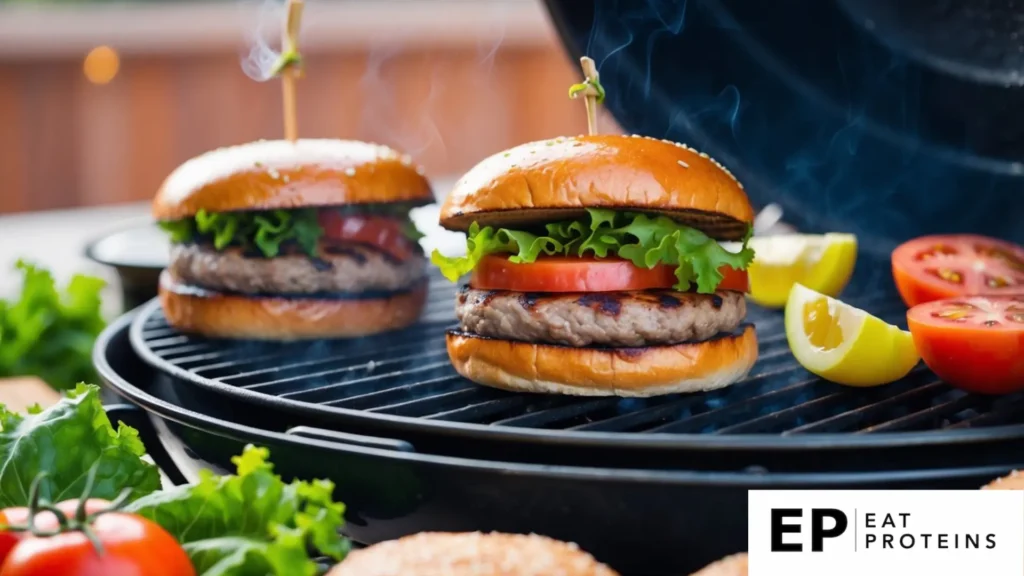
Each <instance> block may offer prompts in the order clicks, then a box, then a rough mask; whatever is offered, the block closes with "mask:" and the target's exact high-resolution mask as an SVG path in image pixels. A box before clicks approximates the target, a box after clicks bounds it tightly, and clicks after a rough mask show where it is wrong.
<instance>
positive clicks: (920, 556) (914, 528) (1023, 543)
mask: <svg viewBox="0 0 1024 576" xmlns="http://www.w3.org/2000/svg"><path fill="white" fill-rule="evenodd" d="M748 499H749V518H748V531H749V532H748V536H749V542H748V546H749V557H750V558H749V560H750V576H826V575H827V576H888V575H892V576H907V575H909V574H927V575H928V576H976V575H977V576H1022V575H1024V492H1018V491H1008V490H970V491H968V490H964V491H954V490H918V491H899V490H893V491H881V490H878V491H872V490H863V491H785V490H778V491H776V490H751V491H750V492H749V496H748ZM773 510H774V512H773ZM773 516H774V519H773ZM844 521H845V524H846V526H845V530H843V529H842V528H843V526H842V524H843V523H844ZM773 529H774V532H775V538H776V541H775V548H776V549H775V550H773V541H772V538H773ZM816 547H818V548H820V551H815V550H814V548H816ZM783 549H789V550H791V551H783ZM797 549H799V551H795V550H797Z"/></svg>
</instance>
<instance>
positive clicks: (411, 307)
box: [159, 271, 427, 341]
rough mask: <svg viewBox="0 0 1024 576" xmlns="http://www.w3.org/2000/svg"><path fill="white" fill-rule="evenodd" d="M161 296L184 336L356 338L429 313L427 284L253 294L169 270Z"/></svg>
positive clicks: (169, 319)
mask: <svg viewBox="0 0 1024 576" xmlns="http://www.w3.org/2000/svg"><path fill="white" fill-rule="evenodd" d="M159 293H160V304H161V305H162V306H163V311H164V316H165V317H166V318H167V322H168V323H169V324H170V325H171V326H174V327H175V328H177V329H178V330H181V331H182V332H190V333H196V334H202V335H204V336H209V337H212V338H237V339H244V340H280V341H286V340H306V339H317V338H353V337H357V336H368V335H370V334H377V333H380V332H387V331H389V330H396V329H399V328H405V327H406V326H409V325H411V324H414V323H415V322H416V321H417V320H418V319H419V317H420V313H421V312H422V311H423V305H424V303H425V302H426V299H427V283H426V280H423V281H422V282H420V283H419V284H417V285H416V286H414V287H412V288H410V289H409V290H407V291H402V292H391V293H387V294H381V295H379V296H378V295H369V294H368V295H366V297H362V296H360V297H353V298H301V297H298V298H295V297H283V296H281V297H274V296H247V295H243V294H233V293H224V292H215V291H212V290H206V289H203V288H197V287H194V286H187V285H185V284H181V283H179V282H178V281H176V280H175V279H174V278H173V277H172V276H171V275H170V274H169V273H168V272H166V271H165V272H164V273H163V274H162V275H161V276H160V290H159Z"/></svg>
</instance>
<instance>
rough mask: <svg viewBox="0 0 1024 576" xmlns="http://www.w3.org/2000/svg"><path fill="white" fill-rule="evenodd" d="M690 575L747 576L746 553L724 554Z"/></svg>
mask: <svg viewBox="0 0 1024 576" xmlns="http://www.w3.org/2000/svg"><path fill="white" fill-rule="evenodd" d="M691 576H747V555H746V554H734V555H732V556H726V557H725V558H722V559H721V560H719V561H718V562H715V563H714V564H709V565H708V566H705V567H704V569H703V570H701V571H700V572H697V573H696V574H692V575H691Z"/></svg>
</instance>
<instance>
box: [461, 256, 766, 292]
mask: <svg viewBox="0 0 1024 576" xmlns="http://www.w3.org/2000/svg"><path fill="white" fill-rule="evenodd" d="M721 272H722V274H723V275H724V276H725V278H724V279H723V280H722V283H721V284H720V285H719V286H718V289H719V290H736V291H738V292H747V291H748V290H749V287H750V283H749V281H748V280H747V272H746V270H733V269H732V268H730V267H728V266H723V267H722V269H721ZM675 283H676V277H675V273H674V268H673V267H672V266H667V265H658V266H655V267H654V268H651V269H648V268H639V267H637V266H636V265H634V264H633V263H632V262H630V261H629V260H621V259H618V258H594V257H586V258H578V257H569V256H545V257H542V258H538V259H537V261H536V262H532V263H529V264H515V263H513V262H510V261H509V259H508V256H507V255H499V254H492V255H490V256H485V257H484V258H482V259H481V260H480V262H478V263H477V265H476V267H475V268H473V275H472V276H471V277H470V280H469V285H470V286H472V287H473V288H476V289H479V290H511V291H513V292H624V291H629V290H651V289H670V288H672V286H673V285H674V284H675Z"/></svg>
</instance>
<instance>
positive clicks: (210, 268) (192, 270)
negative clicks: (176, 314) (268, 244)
mask: <svg viewBox="0 0 1024 576" xmlns="http://www.w3.org/2000/svg"><path fill="white" fill-rule="evenodd" d="M317 254H318V257H317V258H310V257H309V256H308V255H306V254H304V253H302V252H300V251H298V250H295V249H294V247H293V248H290V249H288V250H287V251H283V253H282V254H281V255H278V256H277V257H274V258H263V257H260V256H251V255H246V254H244V253H243V252H242V250H240V249H238V248H230V249H227V250H221V251H218V250H214V249H213V248H212V247H209V246H204V245H200V244H174V245H172V247H171V262H170V266H169V267H168V268H169V270H170V273H171V274H172V275H173V276H174V277H175V278H177V279H178V280H180V281H181V282H183V283H185V284H191V285H194V286H201V287H204V288H209V289H211V290H225V291H231V292H241V293H246V294H314V293H318V292H364V291H367V290H401V289H403V288H408V287H409V286H411V285H413V284H415V283H416V282H417V281H419V280H420V279H422V278H423V276H424V274H425V273H426V259H425V258H424V257H423V256H422V254H416V255H414V256H412V257H410V258H408V259H406V260H401V261H399V260H397V259H395V258H393V257H391V256H389V255H387V254H385V253H384V252H382V251H381V250H380V249H378V248H375V247H372V246H367V245H363V244H353V243H338V242H321V243H320V245H319V246H318V247H317Z"/></svg>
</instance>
